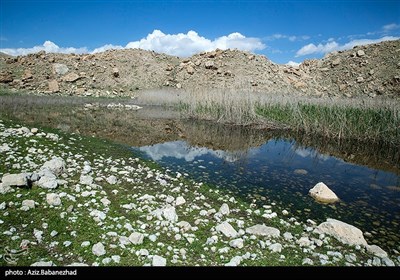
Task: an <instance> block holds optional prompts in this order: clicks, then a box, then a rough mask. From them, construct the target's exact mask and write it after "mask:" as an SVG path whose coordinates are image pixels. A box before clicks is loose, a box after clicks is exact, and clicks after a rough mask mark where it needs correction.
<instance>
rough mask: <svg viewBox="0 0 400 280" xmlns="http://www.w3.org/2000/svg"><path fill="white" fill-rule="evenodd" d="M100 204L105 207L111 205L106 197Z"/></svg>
mask: <svg viewBox="0 0 400 280" xmlns="http://www.w3.org/2000/svg"><path fill="white" fill-rule="evenodd" d="M100 202H101V203H103V205H104V206H105V207H107V206H108V205H110V204H111V201H110V200H108V199H107V198H105V197H103V198H102V199H100Z"/></svg>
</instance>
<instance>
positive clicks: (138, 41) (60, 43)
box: [0, 0, 400, 63]
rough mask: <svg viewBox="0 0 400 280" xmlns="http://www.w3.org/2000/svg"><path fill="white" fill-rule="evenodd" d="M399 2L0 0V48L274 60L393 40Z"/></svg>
mask: <svg viewBox="0 0 400 280" xmlns="http://www.w3.org/2000/svg"><path fill="white" fill-rule="evenodd" d="M398 37H400V1H399V0H390V1H385V0H372V1H357V0H352V1H322V0H320V1H312V0H308V1H301V0H299V1H267V0H264V1H263V0H258V1H257V0H253V1H201V0H200V1H190V0H189V1H161V0H160V1H128V0H125V1H122V0H116V1H112V0H103V1H94V0H93V1H90V0H72V1H66V0H63V1H61V0H56V1H49V0H41V1H35V0H31V1H29V0H0V51H3V52H6V53H9V54H13V55H18V54H26V53H30V52H34V51H39V50H41V49H44V50H46V51H52V52H77V53H81V52H97V51H103V50H106V49H108V48H126V47H140V48H144V49H152V50H155V51H158V52H165V53H169V54H172V55H179V56H189V55H191V54H193V53H196V52H199V51H203V50H211V49H213V48H216V47H219V48H228V47H230V48H239V49H243V50H249V51H252V52H255V53H258V54H264V55H266V56H267V57H268V58H269V59H271V60H272V61H274V62H276V63H287V62H288V61H295V62H301V61H303V60H304V59H308V58H321V57H323V56H324V54H325V53H326V52H330V51H334V50H343V49H349V48H351V47H353V46H354V45H357V44H365V43H372V42H378V41H381V40H391V39H398Z"/></svg>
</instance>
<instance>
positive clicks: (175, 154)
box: [139, 141, 240, 162]
mask: <svg viewBox="0 0 400 280" xmlns="http://www.w3.org/2000/svg"><path fill="white" fill-rule="evenodd" d="M139 150H140V151H142V152H145V153H146V154H147V156H148V157H150V158H151V159H152V160H154V161H161V160H162V159H164V158H168V157H172V158H175V159H184V160H185V161H187V162H191V161H194V160H195V159H196V158H199V157H201V156H205V155H209V156H213V157H216V158H220V159H223V160H225V161H227V162H235V161H237V160H239V159H240V154H237V153H230V152H224V151H222V150H216V151H214V150H211V149H207V148H205V147H192V146H190V145H188V143H186V142H185V141H173V142H166V143H160V144H155V145H151V146H144V147H140V148H139Z"/></svg>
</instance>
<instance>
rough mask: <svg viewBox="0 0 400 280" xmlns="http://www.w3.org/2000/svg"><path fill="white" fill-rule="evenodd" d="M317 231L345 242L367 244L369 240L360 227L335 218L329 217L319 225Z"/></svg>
mask: <svg viewBox="0 0 400 280" xmlns="http://www.w3.org/2000/svg"><path fill="white" fill-rule="evenodd" d="M315 232H317V233H325V234H328V235H331V236H333V237H334V238H336V239H337V240H338V241H340V242H342V243H344V244H348V245H363V246H367V241H365V239H364V235H363V233H362V231H361V230H360V229H358V228H356V227H355V226H352V225H349V224H346V223H344V222H342V221H338V220H335V219H327V220H326V222H323V223H321V224H320V225H318V227H317V228H316V229H315Z"/></svg>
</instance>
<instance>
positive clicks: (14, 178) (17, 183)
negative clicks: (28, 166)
mask: <svg viewBox="0 0 400 280" xmlns="http://www.w3.org/2000/svg"><path fill="white" fill-rule="evenodd" d="M1 181H2V184H3V188H7V187H27V186H28V176H27V174H26V173H20V174H7V175H4V176H3V178H2V180H1Z"/></svg>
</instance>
